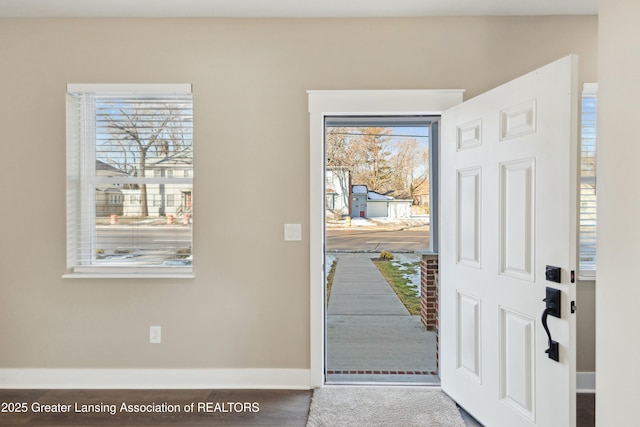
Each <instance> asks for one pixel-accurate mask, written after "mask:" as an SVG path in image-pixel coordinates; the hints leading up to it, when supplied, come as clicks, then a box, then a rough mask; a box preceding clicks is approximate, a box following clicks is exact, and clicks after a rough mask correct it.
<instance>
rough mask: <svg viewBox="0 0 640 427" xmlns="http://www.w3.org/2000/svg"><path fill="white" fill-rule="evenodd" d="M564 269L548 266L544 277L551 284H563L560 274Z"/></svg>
mask: <svg viewBox="0 0 640 427" xmlns="http://www.w3.org/2000/svg"><path fill="white" fill-rule="evenodd" d="M561 271H562V269H561V268H560V267H553V266H551V265H547V269H546V270H545V273H544V276H545V278H546V279H547V280H548V281H549V282H555V283H561V278H560V272H561Z"/></svg>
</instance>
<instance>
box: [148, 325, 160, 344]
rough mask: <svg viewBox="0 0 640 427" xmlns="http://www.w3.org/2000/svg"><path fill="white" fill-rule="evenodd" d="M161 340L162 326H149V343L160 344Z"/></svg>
mask: <svg viewBox="0 0 640 427" xmlns="http://www.w3.org/2000/svg"><path fill="white" fill-rule="evenodd" d="M161 342H162V327H161V326H150V327H149V343H151V344H160V343H161Z"/></svg>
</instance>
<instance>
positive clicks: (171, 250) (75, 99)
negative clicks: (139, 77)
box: [67, 85, 193, 273]
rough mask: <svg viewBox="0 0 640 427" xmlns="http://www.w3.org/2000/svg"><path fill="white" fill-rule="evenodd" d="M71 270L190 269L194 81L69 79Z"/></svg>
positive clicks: (155, 271) (143, 271) (69, 225)
mask: <svg viewBox="0 0 640 427" xmlns="http://www.w3.org/2000/svg"><path fill="white" fill-rule="evenodd" d="M67 171H68V172H67V205H68V219H67V240H68V257H67V258H68V261H67V268H68V270H69V272H75V273H78V272H92V273H93V272H100V273H102V272H105V273H121V272H125V271H126V272H133V273H147V272H153V273H158V272H171V273H175V272H177V271H180V272H190V271H191V264H192V260H193V254H192V246H193V245H192V235H193V233H192V224H193V102H192V95H191V90H190V86H189V85H167V86H166V87H164V86H163V85H124V86H123V85H113V86H110V85H69V86H68V88H67Z"/></svg>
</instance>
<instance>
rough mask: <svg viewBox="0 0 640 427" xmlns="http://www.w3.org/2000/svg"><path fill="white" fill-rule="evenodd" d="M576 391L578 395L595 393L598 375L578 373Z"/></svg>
mask: <svg viewBox="0 0 640 427" xmlns="http://www.w3.org/2000/svg"><path fill="white" fill-rule="evenodd" d="M576 391H577V392H578V393H595V392H596V373H595V372H576Z"/></svg>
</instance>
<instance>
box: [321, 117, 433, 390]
mask: <svg viewBox="0 0 640 427" xmlns="http://www.w3.org/2000/svg"><path fill="white" fill-rule="evenodd" d="M438 123H439V117H438V116H426V115H402V116H395V115H394V116H389V115H386V116H378V115H367V116H327V117H325V128H324V135H325V140H324V150H325V153H324V159H325V165H324V178H325V179H324V181H325V206H324V210H325V212H324V214H325V248H326V249H325V254H324V256H325V265H326V272H327V274H326V307H325V313H326V319H325V320H326V360H325V366H326V372H325V374H326V381H327V382H328V383H401V384H404V383H408V384H437V383H439V378H438V363H437V327H436V326H435V319H436V318H437V313H435V312H434V309H435V308H436V307H437V293H436V292H434V291H433V290H432V289H429V290H428V289H427V288H426V283H424V285H423V282H426V281H427V277H426V276H427V274H433V269H434V267H435V269H437V264H435V266H434V265H433V263H431V265H430V266H429V267H427V266H426V260H427V259H429V260H433V259H434V254H433V248H434V243H437V238H435V236H436V235H437V233H435V230H437V227H436V228H433V229H432V227H431V224H432V218H433V222H435V223H436V224H437V208H436V206H435V205H436V204H435V203H434V202H435V201H436V200H437V194H436V193H435V192H434V191H432V190H431V189H432V188H433V187H435V188H437V180H434V179H433V178H432V176H433V170H435V171H436V175H435V177H437V139H438ZM433 153H435V156H434V155H433ZM434 196H435V198H434ZM436 247H437V246H436ZM435 257H436V258H435V259H436V263H437V255H435ZM428 268H430V269H431V271H428ZM431 281H433V278H431ZM429 318H430V319H429Z"/></svg>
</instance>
